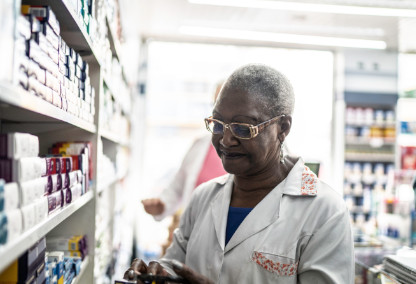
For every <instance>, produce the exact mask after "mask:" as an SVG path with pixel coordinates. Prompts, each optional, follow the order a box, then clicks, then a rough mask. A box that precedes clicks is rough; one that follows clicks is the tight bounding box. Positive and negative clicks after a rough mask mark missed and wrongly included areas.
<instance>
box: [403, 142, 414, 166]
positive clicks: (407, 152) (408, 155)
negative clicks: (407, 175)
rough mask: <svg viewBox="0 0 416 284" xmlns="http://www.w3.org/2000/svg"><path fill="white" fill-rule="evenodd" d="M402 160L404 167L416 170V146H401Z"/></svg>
mask: <svg viewBox="0 0 416 284" xmlns="http://www.w3.org/2000/svg"><path fill="white" fill-rule="evenodd" d="M401 162H402V169H404V170H416V147H414V146H407V147H405V146H403V147H401Z"/></svg>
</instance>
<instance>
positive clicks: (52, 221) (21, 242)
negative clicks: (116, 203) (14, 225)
mask: <svg viewBox="0 0 416 284" xmlns="http://www.w3.org/2000/svg"><path fill="white" fill-rule="evenodd" d="M93 196H94V195H93V191H92V190H90V191H89V192H87V193H86V194H84V195H83V196H81V197H80V198H79V199H78V200H77V201H76V202H74V203H72V204H69V205H68V206H66V207H64V208H63V209H61V210H60V211H58V212H56V213H53V214H52V215H51V216H49V217H48V218H47V219H45V220H43V221H42V222H41V223H39V224H37V225H36V226H35V227H33V228H31V229H29V230H27V231H26V232H24V233H23V234H21V235H20V236H19V237H18V238H16V239H15V240H12V241H11V242H9V243H7V244H6V245H5V246H4V247H0V256H1V260H0V272H1V271H3V270H4V269H5V268H7V267H8V266H9V265H10V264H11V263H12V262H13V261H15V260H16V259H17V258H18V257H19V256H20V255H21V254H22V253H24V252H25V251H27V250H28V249H29V248H30V247H32V246H33V245H34V244H35V243H36V242H37V241H38V240H40V239H41V238H42V237H44V236H45V235H46V234H47V233H49V232H50V231H51V230H53V229H54V228H55V227H56V226H58V225H59V224H60V223H62V222H63V221H64V220H66V219H67V218H69V217H70V216H71V215H72V214H74V213H75V212H76V211H78V210H79V209H80V208H82V207H83V206H85V205H86V204H87V203H88V202H89V201H91V200H92V199H93Z"/></svg>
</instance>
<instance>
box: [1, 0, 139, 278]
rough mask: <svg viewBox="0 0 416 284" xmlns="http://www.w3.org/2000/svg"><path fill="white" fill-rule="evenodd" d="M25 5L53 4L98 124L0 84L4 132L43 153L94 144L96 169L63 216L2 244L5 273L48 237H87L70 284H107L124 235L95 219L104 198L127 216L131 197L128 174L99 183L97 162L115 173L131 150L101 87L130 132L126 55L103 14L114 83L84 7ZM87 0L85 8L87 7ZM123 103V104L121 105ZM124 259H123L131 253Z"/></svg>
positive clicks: (57, 0)
mask: <svg viewBox="0 0 416 284" xmlns="http://www.w3.org/2000/svg"><path fill="white" fill-rule="evenodd" d="M8 1H9V0H8ZM16 2H18V4H16V6H19V7H16V11H20V0H17V1H16ZM22 2H23V3H24V4H30V5H42V6H45V5H48V6H50V7H51V9H52V11H53V12H54V14H55V15H56V18H57V20H58V22H59V24H60V36H61V37H62V39H63V40H64V41H65V42H66V44H67V45H68V46H69V47H71V48H73V49H74V50H75V51H76V52H77V53H78V54H79V55H80V56H81V57H82V59H83V60H84V61H86V62H87V63H88V65H89V77H90V79H91V86H92V87H93V88H94V89H95V100H94V104H95V115H94V122H93V123H90V122H88V121H86V120H84V119H82V118H81V117H77V116H75V115H73V114H71V113H69V112H66V111H65V110H63V109H60V108H59V107H56V106H55V105H53V104H51V103H49V102H47V101H45V100H43V99H42V98H41V97H37V96H35V95H33V94H32V93H30V92H29V91H26V90H24V89H22V88H21V87H20V86H17V85H15V84H14V83H13V82H14V80H13V79H10V78H4V79H3V78H0V133H9V132H27V133H31V134H34V135H36V136H38V137H39V145H40V153H41V154H46V153H47V150H48V148H49V147H50V146H51V145H52V144H53V143H55V142H59V141H90V142H91V144H92V149H93V151H92V164H93V168H94V170H93V174H92V180H91V181H90V186H89V191H88V192H87V193H86V194H84V195H83V196H81V198H79V199H77V200H76V201H75V202H73V203H72V204H70V205H68V206H66V207H64V208H62V210H60V211H58V212H56V213H53V214H52V215H50V216H49V217H48V218H47V219H46V220H45V221H43V222H41V223H40V224H38V225H36V226H35V227H33V228H32V229H29V230H27V231H25V232H24V233H23V234H21V235H20V236H19V238H18V239H15V240H13V241H11V242H8V243H7V244H6V245H5V246H0V273H1V272H2V271H3V270H5V269H6V268H7V267H8V266H9V265H10V264H11V263H12V262H13V261H15V260H16V259H17V258H18V257H19V256H20V255H21V254H22V253H24V252H25V251H26V250H28V249H29V248H30V247H31V246H32V245H33V244H35V243H36V242H37V241H38V240H39V239H40V238H42V237H44V236H46V238H48V237H57V236H67V235H77V234H79V235H81V234H83V235H84V234H85V235H87V237H88V256H87V257H86V258H85V259H84V261H83V264H82V269H81V273H80V274H79V275H78V276H77V277H76V278H75V279H74V280H73V282H72V283H103V279H101V278H102V277H106V278H107V279H111V278H112V277H113V275H106V274H107V271H112V270H113V269H108V268H109V266H110V265H111V264H112V263H113V264H114V262H115V261H116V260H117V258H118V256H117V254H118V248H117V247H115V245H113V243H114V242H115V240H114V238H117V239H119V238H120V237H119V236H118V235H117V234H121V232H118V233H117V232H114V231H115V229H114V220H113V217H111V218H109V219H107V220H102V221H103V222H104V224H105V226H104V227H103V224H101V223H97V222H98V221H100V219H99V218H98V219H97V218H96V217H97V214H98V212H99V207H98V206H99V204H100V199H101V197H102V195H103V194H104V195H106V198H107V199H108V200H109V201H111V202H109V203H107V205H108V207H107V208H105V210H107V211H108V214H109V216H112V215H113V213H114V214H115V212H116V211H117V214H125V212H124V211H123V210H128V206H127V205H126V208H127V209H126V208H122V209H123V210H121V211H120V207H119V208H115V202H114V200H115V199H116V197H117V195H119V194H128V192H129V189H128V188H126V185H125V182H124V179H125V178H127V177H128V172H127V171H125V170H123V169H121V168H120V169H117V168H116V175H115V176H114V177H113V178H110V179H108V180H100V179H99V174H98V173H99V172H100V171H103V170H105V169H104V168H102V167H101V165H100V163H99V158H98V157H99V156H100V155H106V156H107V157H109V159H110V160H111V162H112V163H113V164H114V165H115V167H120V166H121V165H120V163H122V162H125V161H128V155H126V154H125V153H128V151H129V146H130V142H129V141H130V136H129V133H128V129H129V127H127V128H126V129H127V131H126V133H125V134H124V135H119V134H118V133H114V132H113V131H112V130H111V129H108V128H106V127H105V125H104V121H103V120H102V118H103V113H104V111H105V109H104V105H103V102H104V101H103V96H104V88H108V89H109V90H110V92H111V95H112V100H113V101H114V102H116V103H118V104H120V108H121V110H122V112H121V115H122V116H123V119H124V121H125V124H126V125H127V126H128V124H129V121H130V109H129V108H128V106H131V105H132V103H131V101H132V98H131V90H130V87H129V85H128V83H127V81H126V76H125V75H124V71H123V70H122V68H123V67H122V66H121V63H120V60H121V57H122V55H121V54H120V52H121V43H120V41H119V39H118V38H117V36H116V34H115V32H114V29H113V27H112V26H111V24H110V22H109V20H108V17H107V16H106V17H105V21H104V22H103V23H100V24H103V25H104V26H102V27H105V28H106V33H105V37H106V38H107V39H108V40H109V42H110V46H109V50H107V51H108V52H110V53H111V57H112V58H113V59H114V60H117V62H118V63H119V64H120V65H119V67H121V72H120V74H119V75H120V77H119V78H115V77H114V76H115V74H108V73H106V72H105V70H104V67H103V66H104V64H105V62H106V60H105V58H104V56H105V52H106V50H105V48H104V50H103V47H102V46H101V43H100V42H99V40H98V39H97V38H98V37H97V36H96V35H95V34H94V32H93V31H91V30H90V29H89V28H90V27H87V25H86V24H85V22H84V21H83V20H82V18H80V13H79V11H77V10H76V8H75V7H74V6H73V5H72V3H78V2H79V3H81V1H78V0H74V1H68V0H22ZM83 2H85V3H86V1H83ZM100 2H102V3H100ZM104 2H105V1H103V0H97V1H94V3H95V4H97V7H94V8H96V9H107V8H106V6H105V4H104ZM99 4H100V5H99ZM80 5H81V4H80ZM78 7H81V6H78ZM0 12H1V11H0ZM10 13H12V11H10ZM102 13H104V14H105V13H106V12H105V11H102ZM0 16H1V15H0ZM15 21H16V20H15V19H14V23H11V24H12V25H13V26H14V25H15V24H16V22H15ZM0 50H1V48H0ZM107 54H109V53H107ZM10 60H11V62H12V61H13V58H10ZM107 68H108V67H107ZM114 79H117V80H118V82H119V83H120V82H121V83H122V84H124V85H125V86H124V88H123V89H121V90H120V89H119V88H117V89H115V88H116V86H114V84H112V82H113V80H114ZM121 98H122V99H123V101H120V100H121ZM107 114H108V113H107ZM120 149H121V150H120ZM120 151H121V152H122V153H121V154H120V153H119V152H120ZM120 155H121V158H120ZM120 161H121V162H120ZM105 175H106V174H105V173H104V176H105ZM97 230H102V232H101V233H104V232H105V235H107V238H108V239H107V241H108V244H109V247H108V256H107V257H108V259H105V261H104V262H105V263H107V264H106V265H104V266H103V267H98V266H97V263H96V261H97V259H96V257H97V249H98V248H97V245H98V244H100V243H101V241H102V240H101V239H96V238H95V237H96V233H98V232H97ZM131 231H132V230H131ZM123 237H124V238H127V239H129V238H131V244H132V243H133V242H132V238H133V235H132V233H131V234H127V235H125V236H123ZM127 243H128V242H127ZM123 253H124V256H123V257H125V254H126V252H125V251H124V252H123ZM127 258H128V257H127ZM117 277H119V276H117Z"/></svg>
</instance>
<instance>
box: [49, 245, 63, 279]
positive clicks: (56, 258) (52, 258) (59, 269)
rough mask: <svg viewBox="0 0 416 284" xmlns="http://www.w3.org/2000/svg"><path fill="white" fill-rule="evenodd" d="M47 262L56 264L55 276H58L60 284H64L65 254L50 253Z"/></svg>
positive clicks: (58, 252) (59, 252)
mask: <svg viewBox="0 0 416 284" xmlns="http://www.w3.org/2000/svg"><path fill="white" fill-rule="evenodd" d="M47 261H48V262H50V263H55V269H53V271H52V273H53V275H56V277H57V280H58V282H57V283H58V284H59V283H62V284H63V279H64V253H63V252H61V251H50V252H49V253H48V256H47Z"/></svg>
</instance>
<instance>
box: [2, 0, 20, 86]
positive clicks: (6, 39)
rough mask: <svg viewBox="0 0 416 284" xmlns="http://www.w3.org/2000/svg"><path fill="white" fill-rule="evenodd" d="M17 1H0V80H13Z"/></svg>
mask: <svg viewBox="0 0 416 284" xmlns="http://www.w3.org/2000/svg"><path fill="white" fill-rule="evenodd" d="M15 7H16V4H15V1H14V0H1V1H0V19H1V25H0V38H1V44H0V62H1V68H0V81H7V82H12V80H13V78H12V76H13V54H14V30H15V29H14V28H15V19H14V17H15V15H16V14H17V13H16V11H15Z"/></svg>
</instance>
